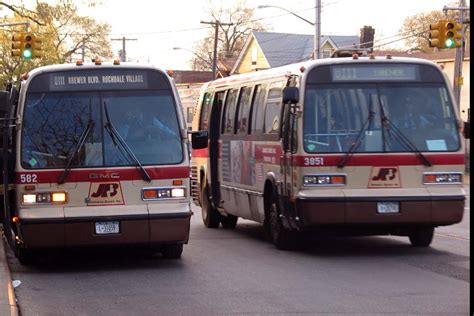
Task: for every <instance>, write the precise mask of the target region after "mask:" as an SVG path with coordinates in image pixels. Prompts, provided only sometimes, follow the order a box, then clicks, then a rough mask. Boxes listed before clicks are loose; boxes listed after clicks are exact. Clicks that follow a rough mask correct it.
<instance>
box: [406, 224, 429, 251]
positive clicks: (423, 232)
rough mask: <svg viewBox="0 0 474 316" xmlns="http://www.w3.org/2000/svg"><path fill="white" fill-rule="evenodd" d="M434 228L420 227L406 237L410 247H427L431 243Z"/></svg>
mask: <svg viewBox="0 0 474 316" xmlns="http://www.w3.org/2000/svg"><path fill="white" fill-rule="evenodd" d="M433 235H434V227H420V228H417V229H416V230H415V231H413V232H412V233H410V235H408V238H409V239H410V242H411V244H412V246H414V247H428V246H429V245H430V244H431V242H432V241H433Z"/></svg>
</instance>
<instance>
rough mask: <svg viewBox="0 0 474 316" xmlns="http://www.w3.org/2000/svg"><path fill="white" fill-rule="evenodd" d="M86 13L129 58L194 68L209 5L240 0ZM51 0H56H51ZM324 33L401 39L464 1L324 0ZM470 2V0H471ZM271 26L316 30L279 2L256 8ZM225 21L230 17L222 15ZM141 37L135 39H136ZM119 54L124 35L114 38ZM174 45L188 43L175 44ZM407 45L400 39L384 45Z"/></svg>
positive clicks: (264, 0) (291, 5)
mask: <svg viewBox="0 0 474 316" xmlns="http://www.w3.org/2000/svg"><path fill="white" fill-rule="evenodd" d="M76 1H77V6H78V8H79V13H80V14H81V15H88V16H91V17H93V18H95V19H96V20H98V21H100V22H107V23H109V24H110V25H111V26H112V34H110V38H111V39H122V38H123V37H125V38H129V39H134V40H130V41H126V44H125V45H126V52H127V59H131V60H132V61H139V62H151V63H153V64H155V65H157V66H159V67H162V68H165V69H174V70H189V69H190V65H189V62H190V60H191V59H192V57H193V52H192V49H193V46H194V44H195V43H196V42H197V41H199V40H200V39H202V38H203V37H205V36H206V35H207V34H208V32H210V31H211V26H209V25H206V24H201V23H200V22H201V21H210V17H209V15H208V14H207V12H209V8H210V7H220V6H222V7H230V6H234V5H235V3H237V2H238V1H237V0H167V1H163V0H132V1H128V0H99V4H98V6H96V7H95V8H88V7H87V6H85V5H84V4H83V3H84V1H83V0H76ZM50 2H52V1H50ZM321 2H322V11H321V34H322V35H360V29H361V28H362V27H363V26H364V25H367V26H372V27H373V28H374V29H375V41H376V45H377V43H387V42H391V41H396V40H397V39H399V37H397V34H399V31H400V28H401V26H402V24H403V21H404V19H405V18H406V17H409V16H413V15H415V14H417V13H421V12H429V11H432V10H442V9H443V7H444V6H449V7H452V6H457V5H456V4H457V3H459V1H449V0H397V1H387V0H322V1H321ZM466 3H467V5H469V4H470V1H469V0H466ZM259 5H272V6H279V7H282V8H284V9H286V10H288V11H292V12H294V13H296V14H297V15H299V16H301V17H303V18H305V19H307V20H309V21H315V19H316V10H315V6H316V0H292V1H288V0H247V1H246V7H254V8H257V7H258V6H259ZM255 17H256V18H261V19H262V20H261V22H263V23H264V24H265V25H266V26H267V27H268V30H269V31H272V32H281V33H299V34H314V33H315V29H314V27H313V26H312V25H310V24H309V23H307V22H305V21H303V20H301V19H298V18H297V17H295V16H293V15H291V14H289V13H287V12H286V11H284V10H282V9H279V8H262V9H256V16H255ZM221 22H225V21H221ZM135 39H136V40H135ZM112 47H113V51H114V53H115V54H117V55H118V50H119V49H121V48H122V41H121V40H120V41H118V40H113V41H112ZM174 47H181V48H183V49H179V50H174V49H173V48H174ZM394 47H395V48H403V47H404V42H403V41H396V42H394V43H392V44H390V45H389V46H384V47H383V48H384V49H385V48H394Z"/></svg>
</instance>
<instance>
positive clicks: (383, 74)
mask: <svg viewBox="0 0 474 316" xmlns="http://www.w3.org/2000/svg"><path fill="white" fill-rule="evenodd" d="M416 69H417V68H416V66H414V65H401V64H398V65H387V64H383V65H382V64H379V65H367V64H362V65H335V66H333V67H332V68H331V76H332V81H354V80H357V81H414V80H417V71H416Z"/></svg>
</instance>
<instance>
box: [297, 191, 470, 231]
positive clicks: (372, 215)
mask: <svg viewBox="0 0 474 316" xmlns="http://www.w3.org/2000/svg"><path fill="white" fill-rule="evenodd" d="M420 191H421V190H420ZM448 191H451V192H448V193H451V194H449V195H446V192H445V194H444V195H440V194H436V192H434V193H435V194H433V192H429V191H427V190H424V192H417V193H423V194H417V195H401V194H400V195H396V192H395V194H394V192H393V191H392V192H391V195H389V194H383V192H380V191H379V192H377V193H376V194H374V195H367V191H366V195H365V196H362V195H357V194H351V195H349V194H340V192H341V191H339V196H337V195H332V196H331V195H329V196H328V195H326V196H308V195H300V196H298V197H297V198H296V201H295V210H296V211H295V212H296V216H297V217H298V222H299V225H300V227H302V228H306V227H312V226H332V225H341V226H350V225H354V226H356V225H383V224H387V225H404V224H406V225H429V226H443V225H451V224H455V223H459V222H460V221H461V220H462V218H463V213H464V203H465V193H464V190H462V189H458V190H448ZM386 193H388V192H386ZM412 193H413V192H412ZM384 203H388V204H396V205H398V211H393V212H386V213H383V212H381V211H380V208H381V206H380V205H381V204H384Z"/></svg>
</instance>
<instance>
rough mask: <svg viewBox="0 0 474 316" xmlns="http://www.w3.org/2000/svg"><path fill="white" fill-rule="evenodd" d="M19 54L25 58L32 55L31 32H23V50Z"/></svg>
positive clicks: (29, 57)
mask: <svg viewBox="0 0 474 316" xmlns="http://www.w3.org/2000/svg"><path fill="white" fill-rule="evenodd" d="M21 55H22V56H23V58H24V59H26V60H28V59H31V57H33V35H32V34H31V33H24V35H23V51H22V52H21Z"/></svg>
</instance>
